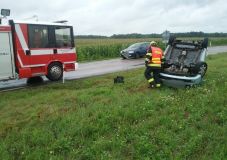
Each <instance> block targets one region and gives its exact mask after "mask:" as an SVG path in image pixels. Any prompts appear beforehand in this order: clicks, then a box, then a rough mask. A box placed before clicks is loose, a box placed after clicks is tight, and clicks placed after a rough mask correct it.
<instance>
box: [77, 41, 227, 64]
mask: <svg viewBox="0 0 227 160" xmlns="http://www.w3.org/2000/svg"><path fill="white" fill-rule="evenodd" d="M181 39H192V40H196V39H201V38H181ZM152 40H155V41H156V42H158V45H159V47H161V48H162V49H163V50H164V49H165V44H163V43H162V40H161V38H149V39H143V38H137V39H112V38H102V39H76V40H75V43H76V47H77V55H78V61H80V62H81V61H92V60H102V59H109V58H115V57H119V56H120V51H121V50H123V49H125V48H127V47H128V46H129V45H131V44H133V43H138V42H150V41H152ZM226 44H227V38H211V39H210V43H209V45H212V46H217V45H226Z"/></svg>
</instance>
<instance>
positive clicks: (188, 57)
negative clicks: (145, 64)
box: [160, 36, 208, 87]
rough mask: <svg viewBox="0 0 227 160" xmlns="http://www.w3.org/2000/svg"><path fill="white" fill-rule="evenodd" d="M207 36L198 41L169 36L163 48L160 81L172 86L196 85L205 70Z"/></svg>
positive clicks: (200, 80)
mask: <svg viewBox="0 0 227 160" xmlns="http://www.w3.org/2000/svg"><path fill="white" fill-rule="evenodd" d="M207 46H208V38H204V40H199V41H184V40H177V39H176V38H175V37H173V36H172V37H170V39H169V42H168V46H167V48H166V50H165V62H164V65H163V72H162V73H161V74H160V77H161V79H162V82H163V83H164V84H165V85H168V86H172V87H187V86H193V85H198V84H200V83H201V82H202V79H203V77H204V75H205V74H206V71H207V67H208V66H207V63H206V62H205V59H206V56H207Z"/></svg>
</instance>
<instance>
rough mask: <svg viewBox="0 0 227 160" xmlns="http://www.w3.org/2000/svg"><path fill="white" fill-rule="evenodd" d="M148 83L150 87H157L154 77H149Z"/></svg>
mask: <svg viewBox="0 0 227 160" xmlns="http://www.w3.org/2000/svg"><path fill="white" fill-rule="evenodd" d="M148 83H149V87H148V88H154V87H155V82H154V78H151V79H149V80H148Z"/></svg>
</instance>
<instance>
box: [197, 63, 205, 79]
mask: <svg viewBox="0 0 227 160" xmlns="http://www.w3.org/2000/svg"><path fill="white" fill-rule="evenodd" d="M207 68H208V66H207V63H206V62H199V63H197V64H196V66H195V69H196V72H197V74H200V75H201V77H202V78H203V77H204V76H205V74H206V72H207Z"/></svg>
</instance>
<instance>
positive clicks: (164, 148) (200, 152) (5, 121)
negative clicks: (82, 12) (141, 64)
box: [0, 53, 227, 160]
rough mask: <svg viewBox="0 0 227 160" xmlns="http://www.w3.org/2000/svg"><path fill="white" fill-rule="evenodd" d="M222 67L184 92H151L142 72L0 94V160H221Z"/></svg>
mask: <svg viewBox="0 0 227 160" xmlns="http://www.w3.org/2000/svg"><path fill="white" fill-rule="evenodd" d="M226 61H227V53H224V54H219V55H213V56H209V57H208V60H207V63H208V65H209V69H208V72H207V75H206V76H205V81H204V82H203V84H202V85H201V86H199V87H197V88H190V89H173V88H168V87H165V86H163V87H162V88H160V89H153V90H151V89H149V88H147V86H148V84H147V83H146V80H145V78H144V77H143V72H144V68H141V69H136V70H131V71H127V72H119V73H113V74H108V75H105V76H99V77H93V78H87V79H81V80H74V81H67V82H66V83H65V84H56V83H55V84H50V85H46V86H38V87H33V88H27V89H22V90H18V91H12V92H6V93H0V159H1V160H12V159H15V160H18V159H26V160H29V159H31V160H36V159H39V160H45V159H53V160H54V159H62V160H63V159H64V160H65V159H80V160H93V159H94V160H96V159H97V160H100V159H103V160H106V159H116V160H121V159H122V160H127V159H141V160H144V159H147V160H148V159H160V160H162V159H199V160H203V159H204V160H207V159H211V160H219V159H226V157H227V136H226V135H227V99H226V94H227V79H226V77H227V71H226V68H227V63H226ZM117 75H123V76H124V77H125V83H124V84H119V85H114V84H113V78H114V77H116V76H117Z"/></svg>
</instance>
